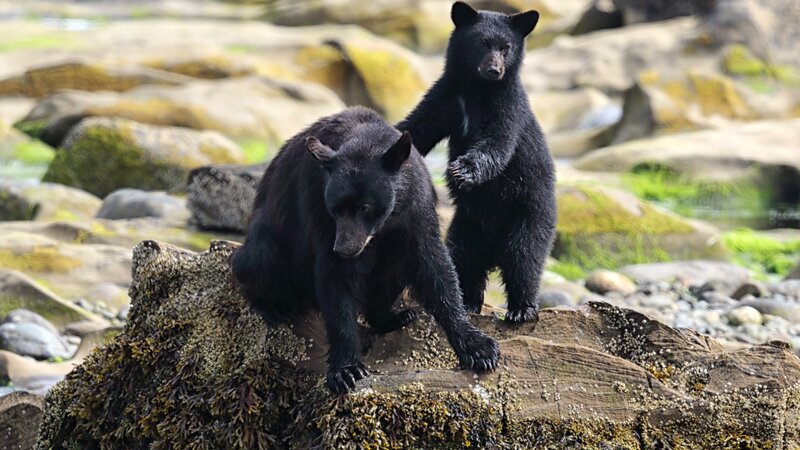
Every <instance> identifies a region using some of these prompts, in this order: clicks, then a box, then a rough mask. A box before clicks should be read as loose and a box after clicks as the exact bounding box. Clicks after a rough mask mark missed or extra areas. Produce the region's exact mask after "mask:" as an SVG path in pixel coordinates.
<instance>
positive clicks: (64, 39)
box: [0, 33, 79, 52]
mask: <svg viewBox="0 0 800 450" xmlns="http://www.w3.org/2000/svg"><path fill="white" fill-rule="evenodd" d="M78 46H79V40H78V39H75V36H73V35H71V34H66V33H49V34H39V35H36V36H25V37H19V38H16V39H6V40H3V41H0V52H11V51H16V50H31V49H46V48H59V49H74V48H76V47H78Z"/></svg>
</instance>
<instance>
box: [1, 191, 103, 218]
mask: <svg viewBox="0 0 800 450" xmlns="http://www.w3.org/2000/svg"><path fill="white" fill-rule="evenodd" d="M15 199H17V200H16V201H17V202H22V203H14V202H15ZM101 203H102V202H101V200H100V199H99V198H97V197H96V196H94V195H92V194H90V193H88V192H85V191H82V190H80V189H75V188H71V187H69V186H63V185H60V184H55V183H35V184H34V183H26V182H16V183H15V182H0V220H85V219H88V218H91V217H94V215H95V213H96V212H97V210H98V209H99V208H100V204H101ZM15 204H16V205H22V204H24V205H27V206H26V207H25V209H24V212H25V213H24V214H17V215H16V216H15V215H14V214H12V212H13V211H15V210H17V211H22V210H20V209H19V206H17V207H16V209H15V206H14V205H15Z"/></svg>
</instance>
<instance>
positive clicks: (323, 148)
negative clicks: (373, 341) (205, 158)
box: [232, 108, 499, 393]
mask: <svg viewBox="0 0 800 450" xmlns="http://www.w3.org/2000/svg"><path fill="white" fill-rule="evenodd" d="M334 149H335V150H334ZM232 266H233V272H234V275H235V276H236V279H237V280H238V282H239V284H240V287H241V290H242V293H243V294H244V295H245V296H246V297H247V298H248V299H249V300H250V302H251V303H252V305H253V306H254V307H255V308H256V309H257V310H259V311H260V312H261V313H262V314H263V315H264V317H265V318H266V319H267V320H268V321H272V322H274V321H286V320H288V319H290V318H291V317H293V316H296V315H299V314H302V313H303V312H305V311H306V310H309V309H318V310H319V311H320V312H321V313H322V317H323V319H324V322H325V328H326V332H327V337H328V343H329V345H330V351H329V354H328V375H327V379H326V381H327V385H328V387H329V388H330V389H331V390H333V391H334V392H338V393H343V392H347V391H348V390H350V389H353V388H354V387H355V382H356V381H357V380H359V379H361V378H363V377H365V376H367V375H368V373H367V369H366V367H365V366H364V364H363V362H362V357H361V346H360V344H359V341H358V333H357V327H356V314H357V313H358V312H363V313H364V316H365V318H366V320H367V322H368V323H369V324H370V325H371V326H372V327H373V328H374V329H375V330H377V331H379V332H389V331H393V330H396V329H398V328H401V327H403V326H405V325H407V324H409V323H410V322H411V321H413V320H414V318H415V314H414V313H413V311H411V310H403V311H393V310H392V305H393V304H394V303H395V301H396V300H397V299H398V296H399V295H400V294H401V293H402V291H403V290H404V289H405V288H407V287H408V288H410V290H411V292H412V293H413V295H414V297H415V298H416V299H418V300H419V301H420V302H421V303H422V304H423V306H425V307H426V309H427V310H428V311H429V312H430V313H431V314H432V315H433V317H434V318H435V319H436V321H437V322H438V323H439V325H441V327H442V328H443V329H444V331H445V333H446V334H447V338H448V340H449V342H450V345H452V347H453V349H454V350H455V353H456V355H457V356H458V358H459V361H460V363H461V365H462V367H465V368H472V369H477V370H490V369H493V368H494V367H495V366H496V365H497V359H498V357H499V350H498V347H497V344H496V343H495V342H494V340H492V339H491V338H490V337H488V336H486V335H485V334H483V333H482V332H481V331H480V330H478V329H477V328H476V327H475V326H473V325H472V324H471V323H470V322H469V320H468V319H467V314H466V311H465V310H464V306H463V304H462V297H461V290H460V289H459V287H458V279H457V277H456V273H455V268H454V267H453V263H452V261H451V259H450V255H449V254H448V252H447V249H446V247H445V246H444V244H442V242H441V240H440V236H439V222H438V218H437V215H436V210H435V196H434V193H433V185H432V184H431V180H430V175H429V174H428V171H427V169H426V168H425V165H424V163H423V160H422V157H421V156H420V154H419V153H418V152H417V151H416V150H414V149H413V147H412V143H411V137H410V135H409V134H408V133H400V131H398V130H397V129H395V128H393V127H391V126H389V125H388V124H386V122H385V121H384V120H383V119H382V118H381V117H380V116H379V115H378V114H377V113H376V112H374V111H372V110H369V109H366V108H350V109H348V110H345V111H343V112H342V113H339V114H336V115H333V116H329V117H325V118H323V119H320V120H319V121H317V122H316V123H314V124H313V125H311V126H310V127H309V128H307V129H306V130H305V131H303V132H301V133H300V134H298V135H296V136H295V137H293V138H292V139H290V140H289V141H288V142H287V143H286V144H285V145H284V146H283V148H282V149H281V151H280V153H278V155H277V156H276V157H275V159H274V160H273V161H272V162H271V163H270V165H269V166H268V167H267V170H266V172H265V174H264V178H263V180H262V181H261V184H260V186H259V189H258V194H257V196H256V200H255V207H254V211H253V215H252V220H251V223H250V226H249V228H248V231H247V239H246V241H245V243H244V245H243V246H242V247H241V248H240V249H239V250H238V251H237V252H236V253H235V254H234V257H233V260H232Z"/></svg>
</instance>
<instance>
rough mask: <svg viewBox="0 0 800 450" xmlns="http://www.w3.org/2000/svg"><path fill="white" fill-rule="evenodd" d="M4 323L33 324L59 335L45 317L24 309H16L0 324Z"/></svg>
mask: <svg viewBox="0 0 800 450" xmlns="http://www.w3.org/2000/svg"><path fill="white" fill-rule="evenodd" d="M4 323H16V324H20V323H32V324H35V325H38V326H40V327H42V328H44V329H46V330H47V331H49V332H50V333H52V334H56V335H57V334H58V330H57V329H56V327H55V326H53V324H52V323H50V321H49V320H47V319H45V318H44V317H42V316H40V315H39V314H37V313H35V312H33V311H30V310H27V309H23V308H19V309H15V310H13V311H11V312H9V313H8V314H6V316H5V317H4V318H3V320H2V322H0V324H4Z"/></svg>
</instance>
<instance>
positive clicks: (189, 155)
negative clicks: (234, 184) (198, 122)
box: [43, 117, 244, 197]
mask: <svg viewBox="0 0 800 450" xmlns="http://www.w3.org/2000/svg"><path fill="white" fill-rule="evenodd" d="M243 160H244V154H243V153H242V151H241V149H240V148H239V147H238V146H237V145H236V144H234V143H233V142H232V141H230V140H229V139H227V138H226V137H224V136H222V135H221V134H219V133H217V132H214V131H202V132H198V131H193V130H187V129H184V128H176V127H156V126H152V125H144V124H139V123H136V122H132V121H129V120H123V119H109V118H102V117H97V118H89V119H85V120H84V121H82V122H81V123H80V124H79V125H78V126H76V127H75V128H74V129H72V131H70V133H69V135H67V137H66V140H65V142H64V145H63V147H62V148H61V149H60V150H59V152H58V154H57V155H56V158H55V159H54V160H53V162H52V163H50V167H49V168H48V169H47V173H46V174H45V175H44V178H43V180H44V181H52V182H56V183H61V184H66V185H70V186H76V187H80V188H82V189H85V190H87V191H89V192H91V193H93V194H95V195H98V196H101V197H103V196H106V195H108V194H109V193H111V192H113V191H114V190H116V189H119V188H124V187H133V188H140V189H145V190H159V189H175V188H179V187H182V186H183V185H184V183H185V180H186V177H187V176H188V174H189V171H190V170H191V169H193V168H195V167H200V166H204V165H207V164H212V163H235V162H241V161H243ZM88 168H91V170H89V169H88ZM96 173H102V174H103V176H102V177H97V176H95V174H96Z"/></svg>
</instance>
